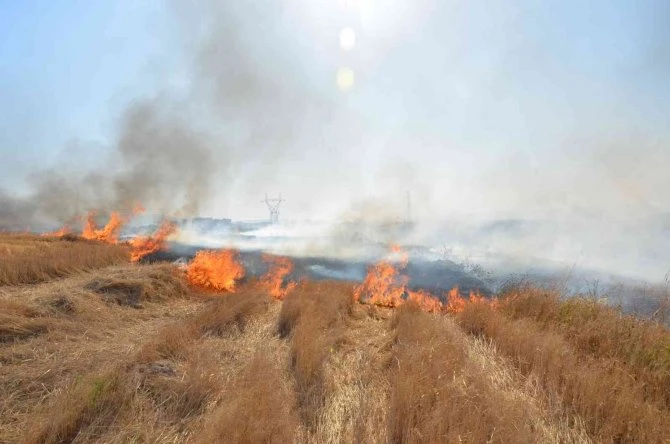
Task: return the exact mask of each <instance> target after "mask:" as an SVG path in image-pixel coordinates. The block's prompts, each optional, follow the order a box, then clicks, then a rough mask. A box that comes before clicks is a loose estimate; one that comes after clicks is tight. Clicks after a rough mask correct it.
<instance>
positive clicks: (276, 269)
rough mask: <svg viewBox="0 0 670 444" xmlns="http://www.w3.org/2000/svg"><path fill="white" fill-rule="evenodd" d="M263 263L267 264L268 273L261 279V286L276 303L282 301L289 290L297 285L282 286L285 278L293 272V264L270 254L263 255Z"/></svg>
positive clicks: (289, 283) (287, 284) (284, 258)
mask: <svg viewBox="0 0 670 444" xmlns="http://www.w3.org/2000/svg"><path fill="white" fill-rule="evenodd" d="M263 261H264V262H266V263H267V264H269V268H268V272H267V273H266V274H265V275H264V276H263V277H262V278H261V285H262V286H263V287H265V288H266V289H267V290H268V292H269V293H270V296H272V297H273V298H275V299H277V300H278V301H282V300H284V298H285V297H286V296H287V295H288V294H289V293H290V292H291V290H293V289H294V288H295V287H296V285H298V284H297V283H295V282H287V283H286V284H284V279H285V278H286V276H288V275H289V274H291V272H292V271H293V262H292V261H291V259H289V258H287V257H280V256H273V255H270V254H263Z"/></svg>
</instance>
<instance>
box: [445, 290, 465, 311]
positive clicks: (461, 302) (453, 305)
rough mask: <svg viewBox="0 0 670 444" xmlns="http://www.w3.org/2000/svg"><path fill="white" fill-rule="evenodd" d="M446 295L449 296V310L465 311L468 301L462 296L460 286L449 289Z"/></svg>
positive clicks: (447, 308) (447, 307) (447, 309)
mask: <svg viewBox="0 0 670 444" xmlns="http://www.w3.org/2000/svg"><path fill="white" fill-rule="evenodd" d="M446 297H447V306H446V311H447V312H449V313H460V312H462V311H463V309H464V308H465V304H466V303H467V301H466V300H465V298H464V297H463V296H461V294H460V292H459V291H458V287H454V288H452V289H451V290H449V293H447V295H446Z"/></svg>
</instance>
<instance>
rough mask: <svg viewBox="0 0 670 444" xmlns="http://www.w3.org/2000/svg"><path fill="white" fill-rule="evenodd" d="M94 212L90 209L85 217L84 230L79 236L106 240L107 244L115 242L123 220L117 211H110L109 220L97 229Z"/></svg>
mask: <svg viewBox="0 0 670 444" xmlns="http://www.w3.org/2000/svg"><path fill="white" fill-rule="evenodd" d="M95 216H96V213H95V212H94V211H91V212H90V213H88V216H87V217H86V224H85V225H84V231H82V233H81V237H83V238H84V239H89V240H97V241H101V242H107V243H109V244H115V243H117V242H118V240H119V231H121V227H122V226H123V224H124V222H125V220H124V219H123V218H122V217H121V215H120V214H119V213H117V212H112V214H111V215H110V216H109V221H108V222H107V225H105V226H104V227H103V228H102V229H98V228H97V226H96V224H95Z"/></svg>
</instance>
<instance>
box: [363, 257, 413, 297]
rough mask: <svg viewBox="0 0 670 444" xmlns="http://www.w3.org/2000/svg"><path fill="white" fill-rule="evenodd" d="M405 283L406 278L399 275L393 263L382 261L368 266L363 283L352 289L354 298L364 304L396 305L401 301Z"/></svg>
mask: <svg viewBox="0 0 670 444" xmlns="http://www.w3.org/2000/svg"><path fill="white" fill-rule="evenodd" d="M406 283H407V279H406V278H405V277H404V276H400V274H399V272H398V269H397V268H396V267H394V266H393V264H391V263H390V262H386V261H382V262H379V263H377V264H375V265H373V266H372V267H370V269H369V270H368V274H367V276H365V280H364V281H363V283H362V284H361V285H358V286H356V288H355V289H354V299H355V300H356V301H359V302H362V303H366V304H373V305H381V306H383V307H391V308H393V307H397V306H399V305H401V304H402V303H403V298H402V297H403V295H404V294H405V285H406Z"/></svg>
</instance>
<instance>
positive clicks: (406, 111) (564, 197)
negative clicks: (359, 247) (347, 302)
mask: <svg viewBox="0 0 670 444" xmlns="http://www.w3.org/2000/svg"><path fill="white" fill-rule="evenodd" d="M341 3H342V2H340V1H339V0H244V1H239V0H235V1H233V0H221V1H215V0H200V1H193V2H188V1H176V0H165V1H162V0H145V1H129V0H126V1H117V2H91V1H83V0H81V1H74V0H61V1H58V2H46V1H35V0H32V1H30V0H26V1H9V0H0V157H1V158H2V162H0V198H3V193H4V195H9V196H19V195H23V194H26V193H29V192H30V191H31V189H32V187H35V186H37V185H39V181H37V182H36V181H35V180H34V178H35V177H36V176H38V177H39V176H42V175H44V173H43V171H45V170H49V169H50V170H49V171H50V174H51V176H50V177H53V175H54V174H55V176H58V175H59V174H60V176H59V177H60V182H57V183H61V185H62V184H65V186H64V188H63V189H62V190H61V189H60V188H53V189H51V188H49V189H47V190H46V191H48V192H46V193H45V192H44V191H45V190H40V189H38V190H37V191H38V193H37V195H38V196H41V198H42V200H43V201H44V196H47V197H48V199H46V200H47V201H48V202H47V203H48V204H49V205H47V206H48V207H49V211H52V210H53V209H54V203H56V204H58V203H59V202H67V200H68V199H67V195H66V194H64V193H66V192H68V191H71V190H74V189H79V188H81V187H84V186H88V187H89V188H91V187H90V184H89V185H87V183H85V182H83V181H82V180H83V178H85V177H88V176H87V174H88V173H89V172H90V171H91V170H92V169H93V171H94V172H96V173H98V177H102V178H104V179H105V181H106V182H103V183H102V185H101V186H99V187H98V188H93V189H87V190H86V191H87V192H88V193H89V194H90V197H91V202H90V203H89V205H96V203H98V202H103V201H105V202H107V201H109V197H110V194H114V193H115V192H116V191H118V190H116V191H115V188H114V185H115V184H117V182H118V181H119V180H120V181H121V183H122V184H123V185H124V187H122V188H123V189H124V190H125V191H128V190H131V191H133V190H137V192H138V193H141V195H142V196H145V197H146V200H145V201H143V204H144V205H145V206H146V207H148V208H150V209H151V210H152V211H155V212H163V213H168V214H169V213H170V212H171V211H175V210H176V209H177V207H176V206H175V205H176V204H175V205H173V201H177V202H184V201H187V200H189V199H195V200H196V201H197V202H195V204H197V205H192V207H193V208H198V211H199V213H200V214H202V215H211V216H223V217H233V218H237V219H245V218H262V217H265V216H266V210H265V208H264V207H263V206H262V205H261V204H260V203H259V200H260V199H261V198H262V196H263V195H264V193H265V192H269V193H270V194H276V193H278V192H282V193H283V196H284V197H285V198H286V202H285V203H284V204H283V205H284V206H283V210H284V213H283V214H285V215H288V217H289V218H294V219H301V218H303V219H305V218H309V219H325V220H337V219H339V218H342V217H344V218H351V217H368V216H370V217H390V218H397V217H398V215H399V214H402V212H403V211H404V205H405V199H404V196H405V195H406V192H407V191H408V190H409V191H411V193H412V203H413V205H412V209H413V214H414V216H415V217H416V218H418V219H422V220H426V221H431V220H433V221H434V220H436V219H438V220H441V221H444V220H461V221H475V220H490V219H499V218H533V219H542V220H552V221H558V223H559V224H561V227H563V229H562V230H561V233H560V235H559V234H557V233H555V232H554V231H551V230H550V231H551V232H549V233H544V232H543V233H539V234H538V235H537V236H536V238H533V236H532V235H531V236H529V237H528V239H525V240H524V239H519V238H516V237H515V238H514V239H491V240H490V242H491V244H495V243H496V242H502V244H501V245H502V247H501V248H503V249H506V250H514V251H517V252H518V251H521V252H522V253H523V252H528V254H530V256H531V257H532V256H533V255H534V254H537V252H538V251H542V252H543V254H545V255H547V256H549V257H562V258H564V259H566V260H567V261H569V262H570V261H574V260H576V258H577V257H581V258H582V259H581V260H582V261H584V262H586V263H589V264H593V265H594V266H595V265H597V264H600V265H601V266H604V267H610V268H611V267H612V264H611V263H609V262H608V260H611V259H612V258H617V259H615V261H616V260H619V259H618V258H622V259H621V260H622V263H621V264H620V266H621V268H622V269H629V270H636V272H639V273H642V272H644V271H645V270H642V269H641V268H640V267H642V268H647V265H646V263H645V262H644V261H642V260H637V259H636V258H640V257H653V258H657V256H658V255H657V252H658V251H660V250H662V251H664V252H666V253H664V254H666V257H667V251H668V249H667V248H665V247H664V244H663V243H662V242H661V240H660V237H661V236H660V235H657V233H658V231H649V230H647V229H646V228H645V227H640V226H637V225H635V224H632V222H630V221H631V220H635V219H636V218H643V217H656V216H663V215H667V214H670V195H669V194H668V193H667V190H668V189H670V174H668V172H667V169H668V165H670V147H669V146H668V145H669V144H670V124H669V123H668V122H670V81H669V80H668V79H670V3H668V2H667V1H662V0H644V1H632V0H631V1H625V0H617V1H606V0H594V1H586V0H565V1H557V0H556V1H540V0H519V1H516V2H511V1H506V0H505V1H504V0H489V1H484V0H479V1H477V0H472V1H456V0H450V1H447V0H384V1H382V0H356V1H352V2H350V4H352V5H354V8H353V9H352V10H349V11H343V10H342V9H341V8H340V7H339V6H338V5H340V4H341ZM344 27H350V28H353V29H354V30H355V32H356V36H357V38H356V46H355V47H354V49H353V50H351V51H349V52H343V51H342V50H341V48H340V47H339V42H338V36H339V33H340V31H341V30H342V29H343V28H344ZM343 67H347V68H351V69H352V70H353V71H354V72H355V79H356V80H355V84H354V87H353V89H352V90H351V91H349V92H346V93H345V92H342V91H340V90H338V88H337V86H336V83H335V77H336V75H335V74H336V72H337V71H338V69H339V68H343ZM138 110H140V112H139V113H138V112H137V111H138ZM138 116H139V119H140V120H139V123H138V121H137V118H138ZM147 116H148V117H147ZM133 119H136V120H133ZM142 119H144V120H142ZM147 122H149V127H148V128H147V127H144V126H142V125H146V123H147ZM151 125H154V126H153V127H152V126H151ZM124 150H125V151H124ZM133 150H135V151H138V153H139V154H137V155H135V154H133V153H134V151H133ZM143 150H144V151H143ZM175 150H176V151H175ZM124 153H125V154H124ZM129 153H130V155H129ZM164 153H167V154H164ZM124 156H125V157H124ZM133 156H135V157H133ZM153 157H157V159H156V165H162V166H164V168H162V167H155V168H154V171H150V170H151V168H152V165H151V161H152V160H153ZM120 159H125V161H130V162H131V165H123V164H122V162H121V163H120V161H119V160H120ZM132 162H135V163H134V164H133V163H132ZM182 163H184V165H182ZM94 164H96V165H98V169H95V168H94ZM189 165H190V166H189ZM125 167H128V168H126V169H127V170H128V171H126V173H128V174H126V175H125V176H118V175H116V176H115V174H116V173H115V171H117V170H119V169H121V170H123V169H124V168H125ZM138 167H139V169H138ZM142 168H146V169H147V170H148V171H146V173H150V174H147V175H146V177H144V174H143V173H144V172H145V171H144V170H142ZM184 168H187V169H193V171H184ZM128 177H130V178H131V179H140V180H134V181H131V182H128V181H127V179H128ZM145 179H146V180H145ZM124 180H126V182H124ZM36 184H37V185H36ZM48 184H52V182H48ZM107 184H108V185H109V186H107ZM136 186H137V187H140V186H144V187H149V189H144V190H142V189H140V188H134V187H136ZM40 192H41V193H42V194H40ZM96 193H98V194H96ZM53 196H56V197H53ZM113 197H116V198H117V199H116V200H117V201H118V198H119V196H113ZM126 197H127V196H126ZM105 199H106V200H105ZM111 200H112V201H114V199H113V198H112V199H111ZM28 202H29V204H32V203H35V202H34V201H28ZM0 206H2V205H0ZM55 207H59V204H58V205H55ZM56 209H58V208H56ZM108 209H109V208H108ZM0 210H2V208H0ZM43 211H46V210H45V209H43ZM0 213H2V211H0ZM47 213H48V212H47ZM47 213H45V214H47ZM50 217H54V216H50ZM578 218H581V219H585V220H586V222H577V220H578ZM581 219H579V220H581ZM631 224H632V225H631ZM632 226H635V227H636V228H635V229H631V228H630V227H632ZM603 227H607V230H604V229H603ZM443 229H444V227H443V226H441V225H440V226H439V230H443ZM632 233H639V234H636V237H631V236H632ZM645 233H646V234H645ZM649 233H652V234H649ZM622 239H625V240H626V242H622ZM487 242H488V241H487ZM659 242H660V243H659ZM510 243H511V246H510ZM487 245H488V244H487ZM660 247H662V248H660ZM487 248H488V247H487ZM636 248H637V249H638V250H637V251H633V250H635V249H636ZM659 248H660V250H659ZM649 252H651V253H649ZM625 258H629V260H628V261H627V262H626V260H625ZM571 263H572V262H571ZM653 263H655V264H657V267H656V268H655V269H654V270H647V272H649V273H651V274H653V275H654V276H660V275H662V273H661V272H664V270H663V268H664V267H666V264H664V263H662V261H661V260H657V259H654V261H653ZM640 264H645V265H640ZM636 267H637V268H636Z"/></svg>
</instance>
